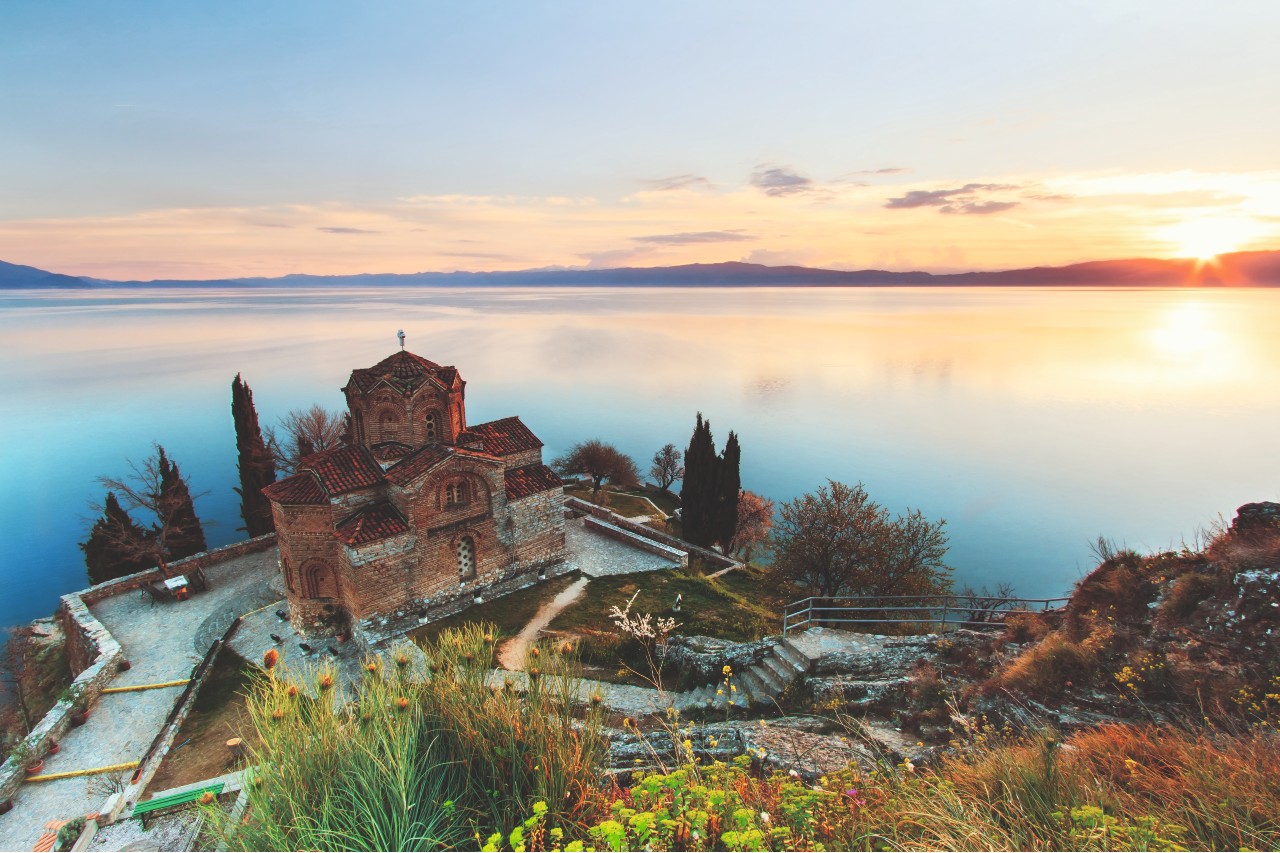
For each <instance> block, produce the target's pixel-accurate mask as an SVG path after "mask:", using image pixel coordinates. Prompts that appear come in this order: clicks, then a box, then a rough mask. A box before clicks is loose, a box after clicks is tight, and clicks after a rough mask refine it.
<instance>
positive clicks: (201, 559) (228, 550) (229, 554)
mask: <svg viewBox="0 0 1280 853" xmlns="http://www.w3.org/2000/svg"><path fill="white" fill-rule="evenodd" d="M275 544H276V535H275V534H274V533H267V534H265V535H263V536H258V537H256V538H254V539H246V540H244V541H243V542H233V543H232V544H230V545H223V546H222V547H221V548H214V549H213V550H212V551H201V552H200V553H199V554H193V555H192V556H190V557H184V558H183V559H181V560H174V561H173V562H172V563H169V565H168V570H169V576H170V577H172V576H174V575H180V574H183V573H184V572H186V571H187V570H189V569H195V568H200V569H204V568H208V567H209V566H214V565H217V564H218V563H224V562H226V561H227V560H234V559H235V558H236V557H243V556H244V555H245V554H257V553H259V552H261V551H266V550H268V549H269V548H273V547H275ZM163 578H164V574H163V573H162V572H161V571H160V567H159V566H153V567H151V568H149V569H144V570H142V571H140V572H135V573H134V574H132V575H125V576H124V577H122V578H116V579H115V580H109V581H105V582H103V583H100V584H97V585H96V586H91V587H89V588H88V589H85V590H81V591H80V592H79V593H77V595H79V596H80V598H81V599H82V600H83V601H84V603H85V604H97V603H98V602H99V601H102V600H103V599H104V598H113V597H115V596H117V595H120V594H121V593H125V592H128V591H130V590H133V589H141V588H142V587H143V586H144V585H145V584H148V583H152V582H154V581H158V580H162V579H163Z"/></svg>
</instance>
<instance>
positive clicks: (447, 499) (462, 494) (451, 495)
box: [444, 480, 468, 508]
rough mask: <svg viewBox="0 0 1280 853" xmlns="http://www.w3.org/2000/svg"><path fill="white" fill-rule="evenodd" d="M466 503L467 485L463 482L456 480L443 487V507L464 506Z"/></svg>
mask: <svg viewBox="0 0 1280 853" xmlns="http://www.w3.org/2000/svg"><path fill="white" fill-rule="evenodd" d="M467 501H468V498H467V483H466V481H465V480H456V481H454V482H452V483H450V484H449V485H447V486H445V487H444V505H445V507H446V508H448V507H457V506H464V505H465V504H466V503H467Z"/></svg>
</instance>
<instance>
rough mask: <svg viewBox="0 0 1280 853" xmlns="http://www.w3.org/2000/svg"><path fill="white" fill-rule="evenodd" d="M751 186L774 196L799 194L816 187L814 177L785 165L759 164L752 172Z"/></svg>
mask: <svg viewBox="0 0 1280 853" xmlns="http://www.w3.org/2000/svg"><path fill="white" fill-rule="evenodd" d="M751 186H753V187H755V188H756V189H758V190H761V191H762V192H763V193H764V194H765V195H771V196H774V197H778V196H788V195H798V194H800V193H807V192H811V191H812V190H813V189H814V186H813V179H812V178H806V177H805V176H804V175H802V174H800V173H799V172H793V171H791V170H790V169H788V168H786V167H785V166H782V167H778V166H775V167H772V168H766V167H764V166H758V167H757V168H756V170H755V171H754V172H752V173H751Z"/></svg>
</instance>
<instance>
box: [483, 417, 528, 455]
mask: <svg viewBox="0 0 1280 853" xmlns="http://www.w3.org/2000/svg"><path fill="white" fill-rule="evenodd" d="M467 431H468V432H471V433H476V434H478V435H479V436H480V438H481V440H482V441H483V442H484V452H485V453H491V454H493V455H494V456H511V455H513V454H516V453H523V452H525V451H526V450H537V449H538V448H539V447H542V442H541V441H539V440H538V437H537V436H536V435H534V434H533V433H532V432H531V431H530V430H529V428H528V427H527V426H525V425H524V421H522V420H520V418H518V417H510V418H502V419H501V420H496V421H489V422H488V423H487V424H476V425H473V426H470V427H468V428H467Z"/></svg>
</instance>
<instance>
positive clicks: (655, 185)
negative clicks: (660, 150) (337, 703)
mask: <svg viewBox="0 0 1280 853" xmlns="http://www.w3.org/2000/svg"><path fill="white" fill-rule="evenodd" d="M640 183H642V184H644V185H645V187H646V188H648V189H650V190H656V191H658V192H668V191H671V190H714V189H715V185H714V184H712V183H711V181H709V180H707V179H706V178H704V177H702V176H701V175H673V176H672V177H670V178H642V179H641V180H640Z"/></svg>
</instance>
